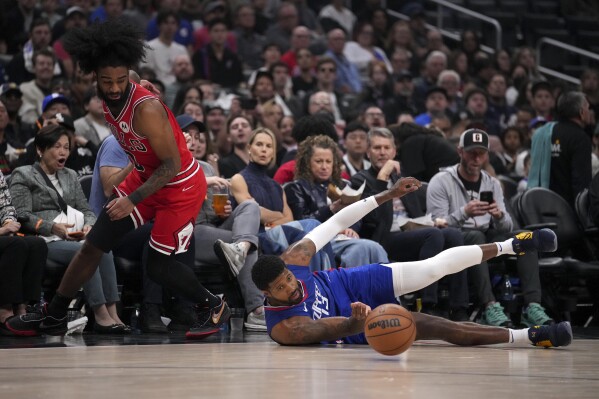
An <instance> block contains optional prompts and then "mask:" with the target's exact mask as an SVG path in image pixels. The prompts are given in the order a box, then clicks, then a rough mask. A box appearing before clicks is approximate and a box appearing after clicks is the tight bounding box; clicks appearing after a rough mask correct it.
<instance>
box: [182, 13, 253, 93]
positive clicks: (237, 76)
mask: <svg viewBox="0 0 599 399" xmlns="http://www.w3.org/2000/svg"><path fill="white" fill-rule="evenodd" d="M228 29H229V28H228V27H227V24H226V22H225V20H223V19H213V20H211V21H210V23H209V25H208V33H209V35H210V42H209V43H208V44H206V45H205V46H204V47H202V48H200V49H199V50H197V51H196V52H195V53H194V55H193V57H192V60H193V65H194V69H195V73H196V78H199V79H207V80H210V81H212V82H213V83H217V84H219V85H221V86H222V87H224V88H227V89H234V88H236V87H237V85H238V84H239V83H240V82H241V81H242V80H243V71H242V68H241V61H240V60H239V57H237V54H235V53H234V52H233V51H232V50H230V49H229V48H228V47H227V46H226V43H225V42H226V39H227V32H228Z"/></svg>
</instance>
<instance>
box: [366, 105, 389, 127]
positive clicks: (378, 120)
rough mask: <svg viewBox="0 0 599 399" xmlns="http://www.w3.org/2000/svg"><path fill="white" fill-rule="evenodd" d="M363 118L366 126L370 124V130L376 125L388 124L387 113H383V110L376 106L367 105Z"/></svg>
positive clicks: (383, 125) (384, 125)
mask: <svg viewBox="0 0 599 399" xmlns="http://www.w3.org/2000/svg"><path fill="white" fill-rule="evenodd" d="M361 120H362V122H364V124H365V125H366V126H368V129H369V130H370V129H372V128H374V127H386V126H387V122H386V121H385V114H383V111H382V110H381V109H380V108H379V107H376V106H370V107H367V108H366V109H365V110H364V112H363V113H362V115H361Z"/></svg>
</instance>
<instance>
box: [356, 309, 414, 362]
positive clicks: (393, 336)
mask: <svg viewBox="0 0 599 399" xmlns="http://www.w3.org/2000/svg"><path fill="white" fill-rule="evenodd" d="M364 335H365V336H366V341H368V344H369V345H370V346H371V347H372V349H374V350H375V351H377V352H378V353H381V354H383V355H387V356H395V355H399V354H400V353H403V352H405V351H406V350H408V348H409V347H410V346H412V343H413V342H414V340H415V339H416V323H414V319H413V318H412V313H410V312H409V311H408V310H407V309H406V308H404V307H401V306H399V305H396V304H393V303H387V304H384V305H381V306H377V307H376V308H375V309H373V310H372V311H371V312H370V313H369V314H368V317H366V322H365V323H364Z"/></svg>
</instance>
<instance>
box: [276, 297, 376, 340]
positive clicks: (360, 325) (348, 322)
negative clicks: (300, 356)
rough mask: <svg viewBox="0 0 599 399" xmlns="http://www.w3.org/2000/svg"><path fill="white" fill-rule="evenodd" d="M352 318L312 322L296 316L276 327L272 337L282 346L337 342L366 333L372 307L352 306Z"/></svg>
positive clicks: (355, 304) (357, 303)
mask: <svg viewBox="0 0 599 399" xmlns="http://www.w3.org/2000/svg"><path fill="white" fill-rule="evenodd" d="M351 307H352V315H351V316H350V317H327V318H324V319H319V320H312V319H311V318H309V317H307V316H296V317H291V318H289V319H286V320H283V321H282V322H280V323H279V324H277V325H275V326H274V327H273V329H272V331H271V334H270V335H271V337H272V339H273V340H275V342H277V343H279V344H281V345H307V344H317V343H320V342H323V341H336V340H338V339H342V338H344V337H349V336H351V335H355V334H359V333H361V332H364V321H365V320H366V316H368V313H369V312H370V310H371V309H370V306H368V305H365V304H363V303H361V302H354V303H352V304H351Z"/></svg>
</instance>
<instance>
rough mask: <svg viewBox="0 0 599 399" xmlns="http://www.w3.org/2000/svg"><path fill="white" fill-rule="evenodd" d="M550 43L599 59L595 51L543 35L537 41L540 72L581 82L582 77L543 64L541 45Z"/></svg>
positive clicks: (576, 82)
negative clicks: (575, 76) (578, 77)
mask: <svg viewBox="0 0 599 399" xmlns="http://www.w3.org/2000/svg"><path fill="white" fill-rule="evenodd" d="M545 44H548V45H550V46H555V47H559V48H562V49H564V50H568V51H570V52H572V53H576V54H579V55H582V56H583V57H587V58H591V59H594V60H596V61H599V55H597V54H595V53H591V52H590V51H587V50H585V49H582V48H580V47H576V46H573V45H571V44H568V43H564V42H560V41H559V40H555V39H552V38H550V37H541V38H540V39H539V40H538V41H537V57H538V60H537V64H538V65H539V72H542V73H544V74H547V75H550V76H553V77H556V78H559V79H563V80H566V81H568V82H570V83H574V84H577V85H579V84H580V79H577V78H574V77H572V76H570V75H566V74H564V73H561V72H558V71H556V70H554V69H551V68H547V67H544V66H542V65H541V60H542V57H541V55H542V52H541V47H543V45H545Z"/></svg>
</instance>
